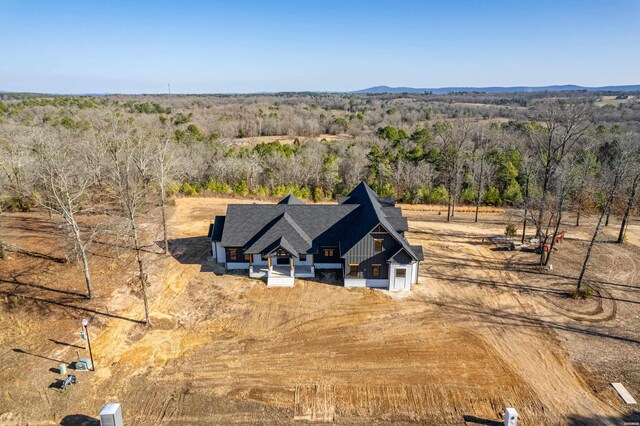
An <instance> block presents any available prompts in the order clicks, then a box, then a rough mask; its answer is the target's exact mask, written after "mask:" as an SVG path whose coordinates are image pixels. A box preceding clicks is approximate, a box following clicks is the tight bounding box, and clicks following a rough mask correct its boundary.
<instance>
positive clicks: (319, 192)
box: [313, 186, 324, 203]
mask: <svg viewBox="0 0 640 426" xmlns="http://www.w3.org/2000/svg"><path fill="white" fill-rule="evenodd" d="M322 200H324V190H323V189H322V188H321V187H319V186H316V188H315V189H314V190H313V201H315V202H316V203H317V202H319V201H322Z"/></svg>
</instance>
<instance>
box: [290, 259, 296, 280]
mask: <svg viewBox="0 0 640 426" xmlns="http://www.w3.org/2000/svg"><path fill="white" fill-rule="evenodd" d="M289 263H290V265H291V276H292V277H293V275H294V274H293V271H294V268H295V267H294V266H293V256H291V257H290V258H289Z"/></svg>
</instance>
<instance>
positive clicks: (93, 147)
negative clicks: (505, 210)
mask: <svg viewBox="0 0 640 426" xmlns="http://www.w3.org/2000/svg"><path fill="white" fill-rule="evenodd" d="M617 95H618V94H616V93H593V92H589V93H588V92H558V93H549V92H537V93H512V94H509V93H499V94H486V93H453V94H447V95H433V94H393V95H391V94H377V95H355V94H329V93H327V94H324V93H282V94H270V95H188V96H187V95H184V96H181V95H166V96H161V95H138V96H125V95H109V96H75V97H73V96H45V95H37V94H8V93H4V94H0V206H1V208H2V210H3V211H16V210H20V211H26V210H29V209H36V208H45V209H47V210H49V211H50V212H52V213H53V214H57V215H59V217H60V218H61V221H62V224H63V225H64V226H65V227H66V228H65V229H67V230H68V233H69V239H70V245H71V246H72V247H73V251H74V253H75V254H76V256H77V257H78V259H80V260H83V261H84V264H85V271H86V275H87V283H88V293H89V295H90V294H91V288H90V287H91V286H90V277H89V267H88V264H87V260H86V254H85V250H84V247H86V245H87V244H88V243H89V241H90V240H91V238H92V235H91V232H88V231H86V230H82V229H81V227H80V226H79V225H78V222H77V220H76V216H78V215H83V214H107V213H108V214H111V215H115V216H117V217H119V218H123V219H125V220H124V221H120V223H125V224H127V225H126V226H124V228H126V229H125V230H124V231H122V233H123V235H125V236H126V237H127V238H128V239H130V240H131V241H132V243H133V246H134V247H135V248H136V250H137V251H138V252H139V251H140V250H142V247H141V246H140V244H139V242H138V229H137V227H136V223H137V217H138V215H140V214H142V213H143V212H144V211H145V210H146V209H148V208H149V207H151V206H160V207H161V211H162V220H163V224H164V225H165V250H167V232H166V218H165V206H166V205H167V203H171V199H172V197H174V196H199V195H214V194H225V195H232V194H235V195H237V196H239V197H271V196H273V197H282V196H284V195H286V194H288V193H293V194H295V195H296V196H299V197H302V198H305V199H309V200H311V201H314V202H322V201H328V200H331V199H335V198H336V197H337V196H339V195H343V194H345V193H346V192H348V191H349V190H350V189H351V188H353V187H354V186H355V185H356V184H357V183H358V182H359V181H366V182H367V183H368V184H369V185H370V186H371V187H372V188H373V189H374V190H375V191H377V192H378V194H379V195H380V196H383V197H394V198H395V199H396V200H397V201H399V202H403V203H428V204H436V205H440V206H441V208H442V211H443V214H446V218H447V220H448V221H451V220H455V216H456V209H457V208H458V206H459V205H469V206H473V207H474V208H475V211H476V221H477V220H478V214H479V212H480V206H505V207H510V208H517V209H520V211H521V212H522V214H521V218H522V221H521V223H520V224H519V225H518V228H521V231H520V230H518V229H516V228H515V227H512V228H511V230H510V231H509V233H511V234H512V237H513V236H515V234H516V233H518V234H520V233H521V234H522V240H523V241H524V239H525V235H527V231H530V233H531V234H532V235H533V234H535V236H536V237H538V238H540V239H541V241H543V240H544V244H545V245H546V244H548V243H549V244H551V245H553V242H554V241H555V238H554V236H555V233H557V232H558V230H559V227H560V223H561V221H562V218H563V214H566V213H567V212H571V213H573V214H574V215H575V217H576V224H577V225H579V222H580V215H581V214H598V215H599V219H600V220H599V222H598V226H597V227H596V230H595V234H594V241H595V239H596V238H597V234H598V232H599V229H600V226H601V225H604V224H606V223H607V222H608V221H609V217H610V215H617V216H619V217H621V218H622V226H621V228H620V232H619V238H618V242H620V243H622V242H624V238H625V229H626V226H627V225H628V222H629V220H630V218H631V217H633V215H634V214H635V212H636V210H637V207H638V197H637V192H638V186H639V184H640V141H639V135H640V126H639V123H640V102H639V101H638V97H637V94H631V95H630V96H626V97H624V99H620V98H623V97H620V96H617ZM473 207H472V208H473ZM552 253H553V250H550V251H548V253H545V251H544V250H543V251H542V254H541V258H540V262H541V265H545V264H547V263H548V262H549V258H550V257H551V254H552ZM587 260H588V256H587ZM586 263H587V262H586V261H585V267H586ZM139 264H140V276H141V277H144V271H143V264H142V262H139ZM583 273H584V270H583ZM581 279H582V277H581ZM581 279H580V280H581ZM578 289H580V284H579V285H578Z"/></svg>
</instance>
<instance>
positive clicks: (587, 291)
mask: <svg viewBox="0 0 640 426" xmlns="http://www.w3.org/2000/svg"><path fill="white" fill-rule="evenodd" d="M571 296H572V297H573V298H574V299H588V298H590V297H591V296H593V289H592V288H591V287H585V288H581V289H580V290H576V291H574V292H573V294H572V295H571Z"/></svg>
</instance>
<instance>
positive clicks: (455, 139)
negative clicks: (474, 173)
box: [434, 117, 471, 222]
mask: <svg viewBox="0 0 640 426" xmlns="http://www.w3.org/2000/svg"><path fill="white" fill-rule="evenodd" d="M434 133H435V135H436V137H437V138H439V139H440V141H441V143H442V150H441V152H442V161H441V163H442V164H441V165H442V168H443V170H444V171H445V184H446V187H447V191H448V193H449V195H448V200H447V222H450V221H451V218H452V217H453V216H454V215H455V203H456V200H457V195H458V190H459V187H460V172H461V164H460V159H461V155H462V150H463V147H464V146H465V144H466V143H467V142H468V141H469V137H470V136H471V122H470V120H469V118H467V117H465V118H463V119H460V120H456V121H454V122H439V123H436V124H435V125H434Z"/></svg>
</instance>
